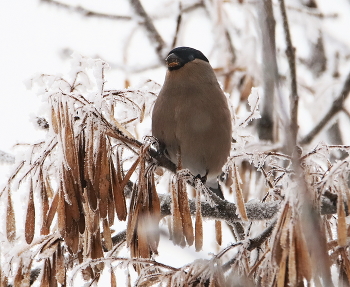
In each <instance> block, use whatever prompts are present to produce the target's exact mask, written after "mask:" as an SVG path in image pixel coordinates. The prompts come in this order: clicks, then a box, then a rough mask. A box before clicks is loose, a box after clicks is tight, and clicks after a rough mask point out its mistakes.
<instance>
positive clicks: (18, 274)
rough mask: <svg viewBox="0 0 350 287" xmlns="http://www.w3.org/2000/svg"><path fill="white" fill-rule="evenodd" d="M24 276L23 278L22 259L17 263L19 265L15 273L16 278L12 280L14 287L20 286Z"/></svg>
mask: <svg viewBox="0 0 350 287" xmlns="http://www.w3.org/2000/svg"><path fill="white" fill-rule="evenodd" d="M23 278H24V276H23V260H22V258H21V259H20V261H19V264H18V269H17V272H16V276H15V278H14V282H13V283H14V286H15V287H17V286H22V280H23Z"/></svg>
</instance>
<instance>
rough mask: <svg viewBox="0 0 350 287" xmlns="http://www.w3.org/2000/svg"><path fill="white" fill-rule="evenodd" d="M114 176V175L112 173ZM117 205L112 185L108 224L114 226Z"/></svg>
mask: <svg viewBox="0 0 350 287" xmlns="http://www.w3.org/2000/svg"><path fill="white" fill-rule="evenodd" d="M111 178H112V175H111ZM115 212H116V211H115V206H114V196H113V190H112V186H111V187H110V190H109V194H108V225H109V226H112V225H113V224H114V214H115Z"/></svg>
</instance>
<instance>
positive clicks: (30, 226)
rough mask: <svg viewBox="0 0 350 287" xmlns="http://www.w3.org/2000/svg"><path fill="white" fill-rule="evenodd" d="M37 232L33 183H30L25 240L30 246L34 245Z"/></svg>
mask: <svg viewBox="0 0 350 287" xmlns="http://www.w3.org/2000/svg"><path fill="white" fill-rule="evenodd" d="M34 232H35V207H34V198H33V182H32V181H30V188H29V200H28V208H27V216H26V222H25V238H26V242H27V243H28V244H30V243H32V241H33V238H34Z"/></svg>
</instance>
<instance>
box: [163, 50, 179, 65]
mask: <svg viewBox="0 0 350 287" xmlns="http://www.w3.org/2000/svg"><path fill="white" fill-rule="evenodd" d="M165 61H166V63H167V65H168V67H169V68H173V67H177V66H180V64H181V62H180V59H179V57H178V56H176V55H175V54H174V53H171V54H170V55H169V56H168V57H166V59H165Z"/></svg>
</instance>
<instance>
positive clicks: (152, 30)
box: [131, 0, 166, 62]
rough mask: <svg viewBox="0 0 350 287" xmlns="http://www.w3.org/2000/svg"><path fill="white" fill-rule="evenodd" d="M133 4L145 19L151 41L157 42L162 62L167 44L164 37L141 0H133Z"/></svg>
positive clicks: (156, 45) (158, 53)
mask: <svg viewBox="0 0 350 287" xmlns="http://www.w3.org/2000/svg"><path fill="white" fill-rule="evenodd" d="M131 5H132V6H133V8H134V9H135V12H136V13H137V14H138V15H139V16H140V17H141V18H142V19H143V20H144V22H143V24H144V25H145V28H146V30H147V33H148V36H149V38H150V41H151V43H154V44H155V47H156V52H157V55H158V58H159V60H160V61H161V62H163V60H164V54H163V50H164V48H165V46H166V45H165V42H164V40H163V38H162V37H161V36H160V34H159V33H158V31H157V29H156V27H155V26H154V24H153V22H152V19H151V18H150V17H149V16H148V14H147V13H146V11H145V9H144V8H143V6H142V4H141V2H140V0H131Z"/></svg>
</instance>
